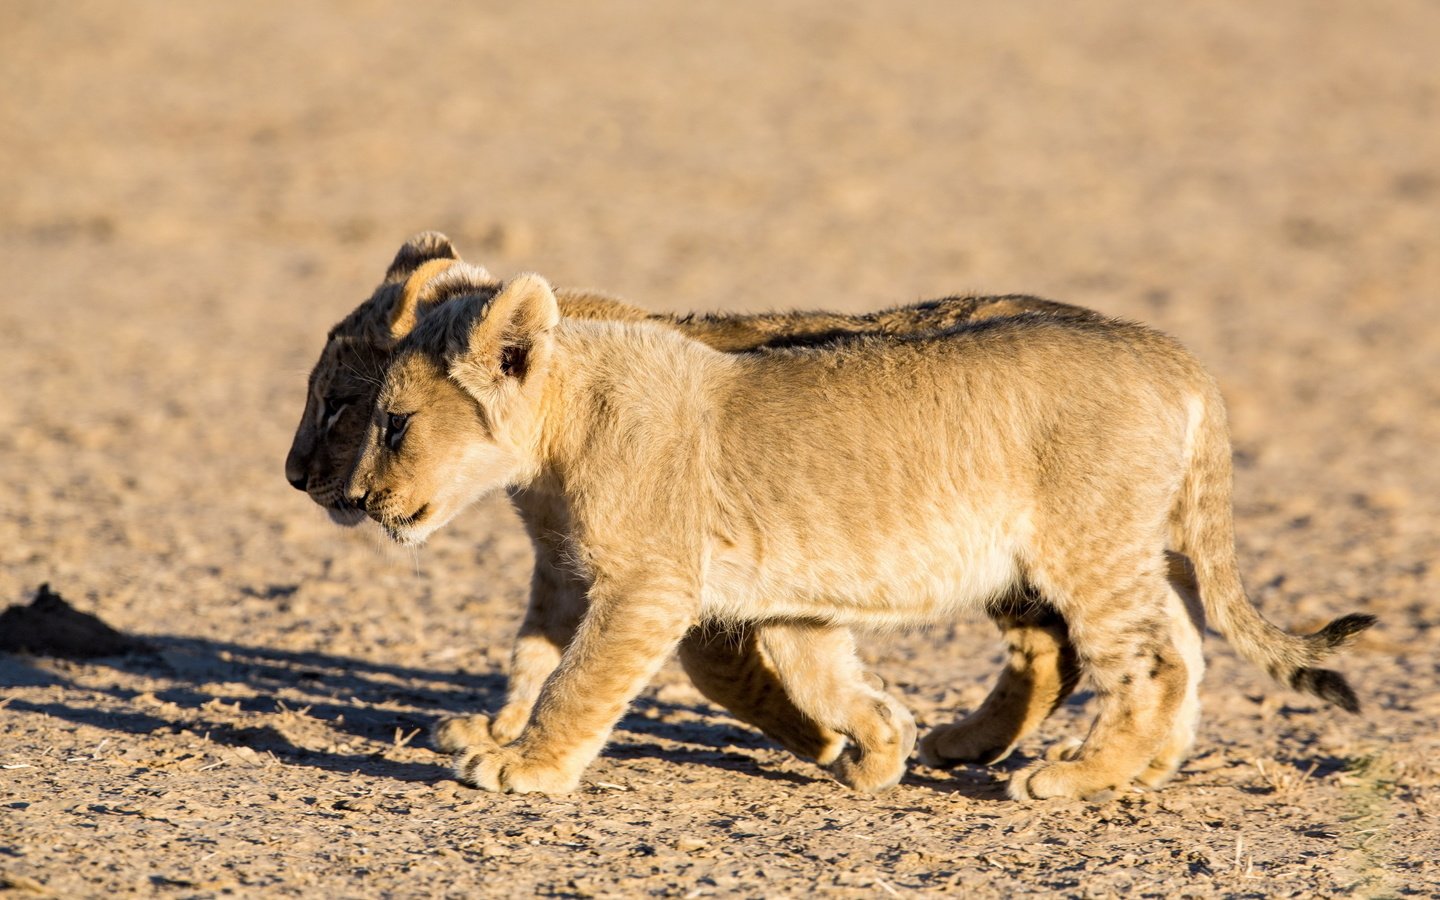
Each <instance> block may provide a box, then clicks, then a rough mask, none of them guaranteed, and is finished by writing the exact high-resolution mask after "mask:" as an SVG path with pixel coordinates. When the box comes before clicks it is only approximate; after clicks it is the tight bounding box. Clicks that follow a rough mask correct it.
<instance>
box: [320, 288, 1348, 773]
mask: <svg viewBox="0 0 1440 900" xmlns="http://www.w3.org/2000/svg"><path fill="white" fill-rule="evenodd" d="M470 277H472V276H471V275H469V274H467V271H466V270H465V268H464V267H463V266H460V265H457V266H454V267H451V268H450V269H449V270H448V271H446V272H445V273H443V274H441V275H438V276H437V277H436V279H435V282H436V285H435V290H437V291H439V292H440V293H441V294H443V295H444V296H446V297H447V298H448V301H447V302H443V303H438V304H432V305H430V306H428V307H427V308H426V314H425V316H424V317H423V318H422V320H421V321H420V322H419V324H418V325H417V326H416V328H415V330H414V331H413V332H412V333H411V335H410V336H409V337H408V338H406V339H405V340H404V341H403V342H402V343H401V345H400V346H399V347H398V348H397V350H396V353H395V355H394V357H393V358H392V360H391V362H390V364H389V366H388V368H387V370H386V374H385V378H384V383H383V386H382V387H381V390H380V393H379V396H378V398H377V402H376V407H375V411H374V416H373V419H372V423H371V425H370V427H369V433H368V435H367V437H366V441H365V446H364V449H363V450H362V452H361V455H360V457H359V459H358V460H357V463H356V467H355V471H354V472H353V474H352V476H351V478H350V481H349V485H348V487H347V493H346V496H347V497H348V498H349V499H350V501H351V502H353V503H355V504H356V505H358V506H361V507H363V508H364V509H365V510H366V511H367V512H368V513H369V514H370V515H371V517H373V518H375V519H376V520H377V521H378V522H380V524H381V525H382V526H384V527H385V528H386V530H387V531H388V532H389V533H390V534H391V535H392V537H394V538H395V539H396V540H399V541H402V542H418V541H423V540H424V539H425V538H426V537H428V536H429V535H430V534H431V533H433V532H434V531H435V529H437V528H439V527H441V526H442V525H443V524H445V522H447V521H448V520H449V519H450V518H451V517H453V516H454V515H455V514H456V513H457V512H459V511H460V510H461V509H463V508H464V507H465V506H467V505H468V504H469V503H471V502H473V501H474V500H475V499H477V498H478V497H480V496H481V495H483V494H485V493H487V492H489V491H492V490H495V489H498V488H501V487H512V488H513V487H521V488H525V487H529V486H532V485H533V486H537V487H539V488H543V489H545V490H550V491H555V492H557V493H559V494H560V495H563V496H564V497H565V499H566V501H567V503H568V506H569V510H570V514H571V520H572V528H571V531H570V534H569V536H568V540H569V541H570V547H569V551H570V554H571V556H572V558H573V559H575V560H576V561H577V562H578V564H580V565H581V566H583V567H584V569H585V572H586V576H587V579H588V581H589V583H590V585H591V588H590V594H589V598H588V599H589V604H588V607H587V609H586V611H585V615H584V619H583V621H582V623H581V626H580V628H579V631H578V632H577V634H576V637H575V639H574V640H573V641H572V642H571V643H570V645H569V646H567V648H566V649H565V652H564V657H563V660H562V662H561V664H560V666H559V668H558V669H557V670H556V672H555V673H554V675H553V676H552V677H551V678H550V679H549V680H548V681H547V682H546V684H545V687H544V689H543V691H542V693H541V695H540V697H539V699H538V701H537V703H536V706H535V710H534V713H533V714H532V716H531V718H530V720H529V723H528V724H527V725H526V727H525V729H524V731H523V732H522V733H521V734H520V736H519V737H518V738H517V739H516V740H514V741H512V742H510V743H508V744H505V745H503V746H501V745H498V744H495V743H487V742H486V741H484V740H477V742H476V744H475V745H474V746H470V747H466V748H464V749H463V750H462V751H461V752H460V753H459V754H458V771H459V774H460V777H461V778H462V779H464V780H466V781H467V782H470V783H473V784H476V785H478V786H481V787H484V788H487V789H490V790H512V791H545V792H557V791H566V790H570V789H572V788H573V787H574V786H575V785H576V784H577V783H578V781H579V777H580V775H581V773H582V771H583V770H584V768H585V766H586V765H587V764H588V762H589V761H590V760H591V759H592V758H593V757H594V756H595V754H596V753H597V752H598V751H599V749H600V748H601V746H602V745H603V744H604V742H605V740H606V739H607V737H608V734H609V732H610V729H611V728H612V727H613V725H614V723H615V721H616V720H617V719H618V718H619V716H620V714H621V713H622V712H623V710H624V708H625V706H626V704H627V703H628V702H629V701H630V699H631V698H633V697H634V695H635V694H636V692H638V691H639V689H640V688H641V687H642V686H643V685H644V684H645V682H646V681H648V679H649V678H650V677H651V676H652V675H653V673H654V672H655V670H656V668H658V666H659V665H660V663H661V662H662V661H663V660H664V659H665V657H666V656H667V655H668V654H669V653H670V652H671V651H672V650H673V649H674V648H675V646H676V645H677V643H678V642H679V641H680V639H681V637H682V636H683V635H684V634H685V632H686V630H687V629H688V628H690V627H691V626H692V625H693V624H695V623H697V622H717V623H726V622H732V623H755V622H767V623H789V626H788V629H783V630H782V633H781V634H779V635H778V636H777V637H776V638H775V646H773V647H771V648H770V650H771V654H772V657H773V658H774V659H775V662H776V667H777V669H778V670H779V671H780V672H781V675H782V677H783V678H785V679H786V683H787V687H790V688H792V689H793V690H794V691H795V696H797V697H803V696H804V693H805V690H806V684H807V682H809V681H812V680H813V681H814V682H815V683H820V682H824V685H825V686H824V690H825V692H826V698H827V699H825V700H824V701H823V702H818V703H817V704H816V705H815V709H816V713H815V714H816V715H817V717H818V718H817V721H820V723H821V724H822V725H825V726H826V727H830V728H834V729H836V730H838V731H840V732H841V733H851V732H852V731H853V730H854V729H855V727H856V726H855V725H854V719H855V718H856V717H859V716H869V717H871V718H870V720H869V721H870V727H872V730H874V731H875V735H876V737H875V740H874V741H873V742H872V743H873V745H874V746H885V745H886V742H887V741H889V742H890V744H891V745H893V746H897V747H898V746H902V745H903V744H904V736H903V735H902V734H899V733H898V729H896V728H895V727H894V726H893V725H891V726H887V724H886V723H887V722H891V721H892V720H895V719H896V718H897V717H896V716H895V715H894V714H892V713H890V712H889V711H888V710H887V711H884V712H882V713H881V714H880V715H878V716H877V715H876V709H875V706H874V704H873V703H871V702H869V701H867V700H865V699H864V698H868V697H871V696H873V694H872V693H870V691H871V690H873V689H870V688H868V686H867V685H865V684H864V683H863V678H862V677H861V675H862V674H863V673H849V672H842V673H833V672H817V671H814V670H813V669H807V666H806V663H807V661H808V660H811V659H813V658H814V655H813V653H812V652H811V647H812V646H813V642H815V641H817V640H820V639H822V637H823V635H824V633H825V629H826V628H828V627H833V626H837V625H838V626H848V625H881V626H886V625H907V624H923V623H931V622H937V621H943V620H945V619H947V618H949V617H951V616H954V615H956V614H959V613H961V612H963V611H966V610H970V609H984V608H987V607H989V606H991V605H993V604H996V603H1001V602H1003V601H1004V598H1006V597H1009V596H1011V595H1012V594H1013V592H1014V591H1016V590H1017V589H1018V588H1019V587H1020V586H1022V585H1033V586H1034V588H1036V589H1037V590H1038V591H1039V592H1040V593H1041V594H1042V595H1043V596H1044V597H1046V598H1047V600H1048V601H1049V602H1050V603H1051V604H1053V606H1054V607H1055V609H1056V611H1057V612H1058V613H1059V614H1060V615H1062V616H1063V617H1064V619H1065V621H1066V623H1067V625H1068V628H1069V636H1070V640H1071V643H1072V644H1073V649H1074V652H1075V654H1076V659H1077V661H1078V664H1079V668H1080V670H1081V671H1082V672H1083V673H1084V674H1085V675H1086V676H1087V677H1088V678H1089V679H1090V681H1091V683H1092V684H1093V685H1094V687H1095V690H1096V695H1097V699H1098V706H1099V709H1098V713H1097V716H1096V719H1095V723H1094V725H1093V726H1092V728H1091V730H1090V732H1089V734H1088V736H1087V737H1086V739H1085V741H1084V742H1083V744H1081V745H1080V746H1079V747H1078V749H1076V750H1075V751H1073V752H1072V753H1070V754H1069V755H1068V757H1067V758H1064V759H1060V760H1056V761H1049V762H1044V763H1040V764H1037V765H1035V766H1032V767H1030V768H1029V769H1026V770H1024V771H1022V772H1020V773H1017V775H1016V776H1015V777H1014V778H1013V779H1012V781H1011V784H1010V792H1011V795H1012V796H1014V797H1016V798H1017V799H1033V798H1046V797H1083V796H1090V795H1094V794H1097V793H1101V792H1105V791H1109V790H1114V789H1118V788H1123V787H1125V786H1126V785H1128V784H1130V783H1131V782H1132V781H1139V782H1140V783H1142V784H1151V783H1158V782H1159V781H1163V780H1164V777H1166V776H1168V774H1169V773H1170V772H1173V771H1174V769H1175V767H1176V766H1178V764H1179V762H1178V760H1179V759H1180V758H1182V757H1183V754H1184V752H1185V751H1186V749H1188V747H1189V744H1190V741H1191V740H1192V737H1193V731H1194V716H1195V714H1196V712H1197V710H1198V706H1197V705H1196V702H1195V699H1194V698H1195V691H1196V682H1197V680H1198V671H1199V669H1200V666H1201V661H1200V659H1199V652H1198V639H1196V638H1192V637H1187V636H1186V635H1187V634H1189V635H1193V626H1191V625H1190V623H1189V622H1188V620H1184V611H1183V604H1181V603H1179V602H1178V601H1177V599H1176V596H1175V593H1174V591H1173V590H1172V588H1171V585H1170V582H1169V580H1168V579H1167V571H1168V562H1167V556H1166V550H1167V547H1169V548H1171V549H1174V550H1177V551H1179V552H1182V553H1184V554H1186V555H1188V556H1189V557H1190V558H1191V559H1192V560H1193V563H1194V568H1195V575H1196V581H1197V582H1198V585H1199V588H1200V595H1201V598H1202V600H1203V603H1204V606H1205V610H1206V613H1207V614H1208V616H1209V617H1210V619H1211V621H1212V622H1213V623H1214V624H1215V626H1216V627H1217V628H1218V629H1219V630H1220V631H1221V632H1222V633H1224V634H1225V635H1226V636H1227V637H1229V638H1230V640H1231V641H1232V642H1234V643H1235V645H1236V647H1237V648H1238V649H1239V650H1240V651H1241V652H1242V653H1244V654H1245V655H1246V656H1247V657H1248V658H1250V659H1251V660H1253V661H1255V662H1256V663H1258V664H1260V665H1262V666H1263V667H1265V668H1266V669H1267V670H1268V671H1269V672H1270V673H1271V674H1272V675H1274V676H1276V677H1277V678H1280V679H1281V680H1283V681H1285V682H1287V683H1289V684H1291V685H1293V686H1296V687H1299V688H1301V689H1308V690H1311V691H1312V692H1314V693H1317V694H1319V695H1321V696H1324V697H1325V698H1326V699H1330V700H1333V701H1335V702H1337V703H1339V704H1340V705H1342V706H1344V707H1346V708H1354V706H1355V699H1354V695H1353V693H1352V692H1350V689H1349V687H1348V686H1347V685H1345V683H1344V680H1343V679H1342V678H1341V677H1340V676H1339V675H1337V674H1335V673H1330V672H1326V671H1324V670H1319V669H1316V668H1315V663H1316V662H1317V661H1318V660H1319V659H1321V658H1322V657H1323V656H1325V655H1326V654H1328V653H1329V652H1331V651H1332V650H1333V649H1334V648H1335V647H1337V646H1339V645H1340V644H1342V643H1343V642H1344V641H1345V639H1347V638H1348V637H1349V636H1350V635H1351V634H1353V633H1354V632H1356V631H1358V630H1360V629H1362V628H1364V627H1367V626H1368V625H1369V624H1370V622H1371V620H1370V619H1369V618H1368V617H1364V616H1352V617H1347V618H1344V619H1341V620H1339V621H1337V622H1335V623H1332V625H1331V626H1329V627H1327V628H1326V629H1325V630H1323V631H1322V632H1321V633H1320V634H1318V635H1314V636H1311V637H1308V638H1303V637H1297V636H1293V635H1289V634H1287V633H1285V632H1283V631H1281V630H1279V629H1278V628H1276V627H1275V626H1273V625H1271V624H1270V623H1268V622H1266V621H1265V620H1264V619H1263V618H1262V617H1261V616H1260V615H1259V614H1258V612H1257V611H1256V610H1255V608H1254V607H1253V605H1251V604H1250V602H1249V600H1248V598H1247V597H1246V596H1245V593H1244V590H1243V588H1242V586H1241V584H1240V579H1239V572H1238V567H1237V565H1236V562H1235V552H1234V538H1233V531H1232V521H1231V511H1230V490H1231V488H1230V481H1231V468H1230V466H1231V462H1230V446H1229V438H1228V435H1227V432H1226V425H1225V415H1224V408H1223V405H1222V404H1221V401H1220V397H1219V392H1218V390H1217V389H1216V387H1215V384H1214V382H1213V380H1212V379H1211V378H1210V377H1209V376H1208V375H1207V374H1206V373H1205V372H1204V371H1203V369H1202V368H1201V367H1200V366H1199V364H1198V363H1197V362H1196V361H1195V360H1194V359H1193V358H1192V357H1191V356H1190V355H1189V354H1188V353H1187V352H1186V351H1185V350H1184V349H1183V348H1181V347H1180V346H1179V345H1178V344H1177V343H1176V342H1175V341H1173V340H1172V339H1170V338H1168V337H1166V336H1164V335H1161V334H1159V333H1158V332H1155V331H1152V330H1150V329H1147V328H1144V327H1141V326H1138V325H1134V324H1130V323H1125V322H1119V321H1115V320H1108V319H1103V318H1100V317H1085V318H1077V319H1073V320H1069V319H1059V318H1055V317H1021V318H1011V319H996V320H990V321H987V322H984V323H981V324H978V325H974V326H971V327H966V328H961V329H957V330H954V331H951V332H947V333H944V334H939V335H932V336H925V337H916V338H887V337H863V338H857V339H844V340H837V341H835V342H833V343H830V344H825V345H822V346H818V347H806V348H802V349H791V350H770V351H760V352H754V353H748V354H724V353H720V352H717V351H715V350H713V349H712V348H709V347H707V346H705V345H703V344H700V343H698V342H696V341H693V340H689V339H687V338H685V337H683V336H681V335H680V334H677V333H676V332H675V331H674V330H673V329H665V328H660V327H657V326H655V325H652V324H648V323H643V322H579V321H573V320H562V319H561V318H560V316H559V314H558V310H557V306H556V301H555V297H554V294H553V293H552V292H551V290H550V287H549V285H548V284H547V283H546V282H545V281H544V280H543V279H540V278H539V277H537V276H522V277H520V278H517V279H515V280H514V281H512V282H510V283H508V284H507V285H505V286H504V287H503V289H501V290H499V291H498V292H495V291H493V290H487V291H480V290H479V289H478V286H477V292H476V293H474V294H467V293H466V292H465V290H466V288H467V281H466V279H467V278H470ZM1182 620H1184V621H1182ZM847 679H849V684H850V690H848V691H846V690H836V689H835V684H836V682H845V681H846V680H847ZM842 687H843V684H842ZM847 697H848V698H852V699H853V698H860V699H858V700H855V702H847V701H846V700H845V699H844V698H847ZM887 727H888V728H889V730H888V731H887ZM882 757H883V754H877V755H876V756H874V757H873V758H871V759H868V760H867V759H860V760H857V761H856V766H857V767H860V768H862V769H863V768H864V767H865V766H867V765H874V766H875V767H876V771H875V772H874V773H873V777H874V779H875V780H876V783H880V782H879V779H880V778H881V776H882V775H883V776H884V777H886V778H891V777H893V766H894V762H895V761H894V760H893V759H885V758H882ZM902 764H903V759H902ZM869 777H870V776H869V775H867V774H866V773H865V772H860V773H858V774H857V775H856V776H855V777H854V778H853V779H847V780H849V781H852V782H853V783H858V784H862V785H863V784H866V783H867V779H868V778H869Z"/></svg>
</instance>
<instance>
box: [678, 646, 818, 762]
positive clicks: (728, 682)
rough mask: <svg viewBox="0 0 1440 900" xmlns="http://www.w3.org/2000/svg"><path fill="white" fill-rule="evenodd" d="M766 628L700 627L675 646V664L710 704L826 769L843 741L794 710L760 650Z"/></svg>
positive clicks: (807, 716) (803, 712)
mask: <svg viewBox="0 0 1440 900" xmlns="http://www.w3.org/2000/svg"><path fill="white" fill-rule="evenodd" d="M767 627H769V626H766V625H733V626H723V625H716V624H713V623H701V624H699V625H697V626H695V627H694V628H692V629H690V631H689V633H688V634H686V635H685V639H684V640H683V641H681V642H680V651H679V656H680V663H681V665H683V666H684V667H685V672H686V674H688V675H689V676H690V680H691V681H692V682H694V684H695V687H696V688H698V689H699V691H700V693H702V694H704V695H705V696H706V697H707V698H708V699H710V700H711V701H712V702H714V703H717V704H719V705H720V706H722V707H724V708H725V709H727V710H729V711H730V712H731V713H732V714H733V715H734V716H735V717H736V718H737V719H739V720H740V721H742V722H745V723H746V724H748V725H752V726H754V727H755V728H758V729H760V730H761V731H762V732H764V733H765V734H766V735H767V736H769V737H770V738H772V739H773V740H775V741H777V742H779V744H780V745H781V746H783V747H784V748H785V749H787V750H789V751H790V752H791V753H794V754H795V755H796V756H800V757H802V758H804V759H809V760H813V761H815V762H817V763H819V764H820V765H822V766H828V765H830V764H831V763H833V762H834V761H835V759H836V757H838V756H839V755H840V751H841V749H842V748H844V746H845V736H844V735H842V734H840V733H839V732H837V731H833V730H831V729H829V728H826V727H824V726H822V725H821V724H820V723H819V722H817V721H815V719H814V718H812V717H811V716H810V715H808V714H806V712H805V711H804V710H802V709H800V707H798V706H796V704H795V701H794V699H793V698H791V696H790V694H789V693H788V692H787V690H786V686H785V682H784V681H783V680H782V679H781V676H780V673H779V672H778V671H777V669H776V666H775V662H774V660H772V659H771V658H770V656H769V654H767V653H766V652H765V650H764V647H763V642H762V640H761V635H762V634H763V633H764V632H765V630H766V629H767Z"/></svg>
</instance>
